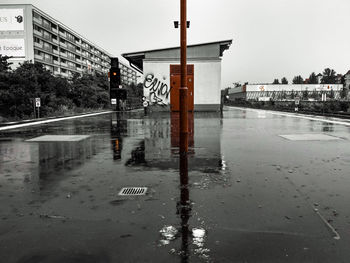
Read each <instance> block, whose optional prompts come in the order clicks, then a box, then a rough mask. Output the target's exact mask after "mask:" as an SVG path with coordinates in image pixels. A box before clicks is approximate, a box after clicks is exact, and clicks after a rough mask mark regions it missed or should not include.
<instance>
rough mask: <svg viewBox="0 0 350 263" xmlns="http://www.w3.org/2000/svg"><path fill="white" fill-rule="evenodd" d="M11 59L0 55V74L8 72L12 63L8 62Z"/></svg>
mask: <svg viewBox="0 0 350 263" xmlns="http://www.w3.org/2000/svg"><path fill="white" fill-rule="evenodd" d="M9 58H11V57H8V56H3V55H1V54H0V72H7V71H9V70H10V68H11V67H10V66H11V65H12V63H9V62H8V59H9Z"/></svg>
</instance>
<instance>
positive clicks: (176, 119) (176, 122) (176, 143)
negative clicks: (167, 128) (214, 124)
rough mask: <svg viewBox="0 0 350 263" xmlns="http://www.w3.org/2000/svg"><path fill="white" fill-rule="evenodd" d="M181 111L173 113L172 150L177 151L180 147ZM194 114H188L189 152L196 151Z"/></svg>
mask: <svg viewBox="0 0 350 263" xmlns="http://www.w3.org/2000/svg"><path fill="white" fill-rule="evenodd" d="M179 129H180V113H179V112H172V113H171V147H172V152H173V153H176V152H177V149H174V148H178V147H180V136H179ZM193 147H194V116H193V112H190V113H189V114H188V154H193V153H194V149H193Z"/></svg>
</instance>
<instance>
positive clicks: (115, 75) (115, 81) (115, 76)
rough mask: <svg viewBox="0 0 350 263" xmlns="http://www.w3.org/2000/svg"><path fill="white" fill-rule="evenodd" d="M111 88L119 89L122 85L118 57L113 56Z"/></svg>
mask: <svg viewBox="0 0 350 263" xmlns="http://www.w3.org/2000/svg"><path fill="white" fill-rule="evenodd" d="M109 78H110V88H111V90H113V89H118V88H119V85H120V69H119V60H118V58H111V69H110V71H109Z"/></svg>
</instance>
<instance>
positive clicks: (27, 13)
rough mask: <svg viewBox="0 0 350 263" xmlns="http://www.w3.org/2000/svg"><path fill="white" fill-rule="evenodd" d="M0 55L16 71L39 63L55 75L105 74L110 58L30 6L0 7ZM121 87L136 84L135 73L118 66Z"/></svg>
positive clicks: (72, 31)
mask: <svg viewBox="0 0 350 263" xmlns="http://www.w3.org/2000/svg"><path fill="white" fill-rule="evenodd" d="M0 54H1V55H7V56H11V57H12V58H11V59H10V62H12V63H13V67H17V66H18V65H19V64H20V63H23V62H24V61H33V62H39V63H41V64H43V65H44V67H45V68H46V69H47V70H49V71H51V72H52V73H53V74H54V75H60V76H62V77H67V78H68V77H71V76H72V75H73V74H74V73H79V74H82V73H84V72H86V73H100V74H106V75H107V73H108V71H109V69H110V63H111V59H110V58H111V57H112V55H111V54H110V53H108V52H107V51H105V50H104V49H102V48H100V47H99V46H97V45H96V44H94V43H92V42H91V41H89V40H88V39H86V38H85V37H83V36H81V35H80V34H78V33H76V32H75V31H74V30H72V29H70V28H69V27H67V26H65V25H64V24H63V23H61V22H59V21H57V20H56V19H54V18H52V17H51V16H49V15H48V14H46V13H44V12H43V11H41V10H40V9H38V8H37V7H35V6H33V5H30V4H23V5H16V4H15V5H5V4H3V5H0ZM120 68H121V73H122V74H123V75H122V83H123V84H130V83H131V82H134V83H136V80H137V78H136V71H135V70H133V69H131V68H130V67H127V66H126V65H124V64H123V63H120Z"/></svg>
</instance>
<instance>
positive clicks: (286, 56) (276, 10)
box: [0, 0, 350, 87]
mask: <svg viewBox="0 0 350 263" xmlns="http://www.w3.org/2000/svg"><path fill="white" fill-rule="evenodd" d="M179 2H180V0H100V1H96V0H55V1H53V0H32V1H30V0H26V1H20V2H18V1H14V0H0V3H31V4H34V5H35V6H37V7H38V8H40V9H42V10H43V11H44V12H46V13H48V14H49V15H51V16H53V17H54V18H56V19H58V20H59V21H61V22H63V23H64V24H66V25H67V26H69V27H71V28H72V29H74V30H76V31H77V32H79V33H81V34H82V35H84V36H85V37H87V38H88V39H89V40H91V41H93V42H95V43H96V44H98V45H100V46H101V47H103V48H104V49H106V50H107V51H109V52H110V53H112V54H114V55H118V56H119V55H120V54H121V53H124V52H133V51H139V50H146V49H154V48H162V47H169V46H178V45H179V31H178V30H176V29H174V28H173V24H172V21H173V20H178V18H179V7H180V4H179ZM349 14H350V1H349V0H332V1H330V0H216V1H214V0H211V1H209V0H188V20H190V21H191V28H190V30H189V31H188V40H189V43H202V42H208V41H216V40H226V39H233V41H234V42H233V45H232V46H231V48H230V50H229V51H226V52H225V54H224V59H223V63H222V71H223V79H222V82H223V83H222V85H223V87H226V86H229V85H231V84H232V83H233V82H237V81H241V82H245V81H249V82H272V81H273V79H274V78H279V79H281V78H282V77H284V76H286V77H287V78H288V80H289V81H291V79H292V77H293V76H295V75H298V74H301V75H302V76H303V77H307V76H308V75H309V74H310V73H311V72H312V71H315V72H316V73H319V72H322V70H323V69H324V68H325V67H331V68H334V69H335V70H336V71H337V72H338V73H346V72H347V71H348V70H350V15H349Z"/></svg>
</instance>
